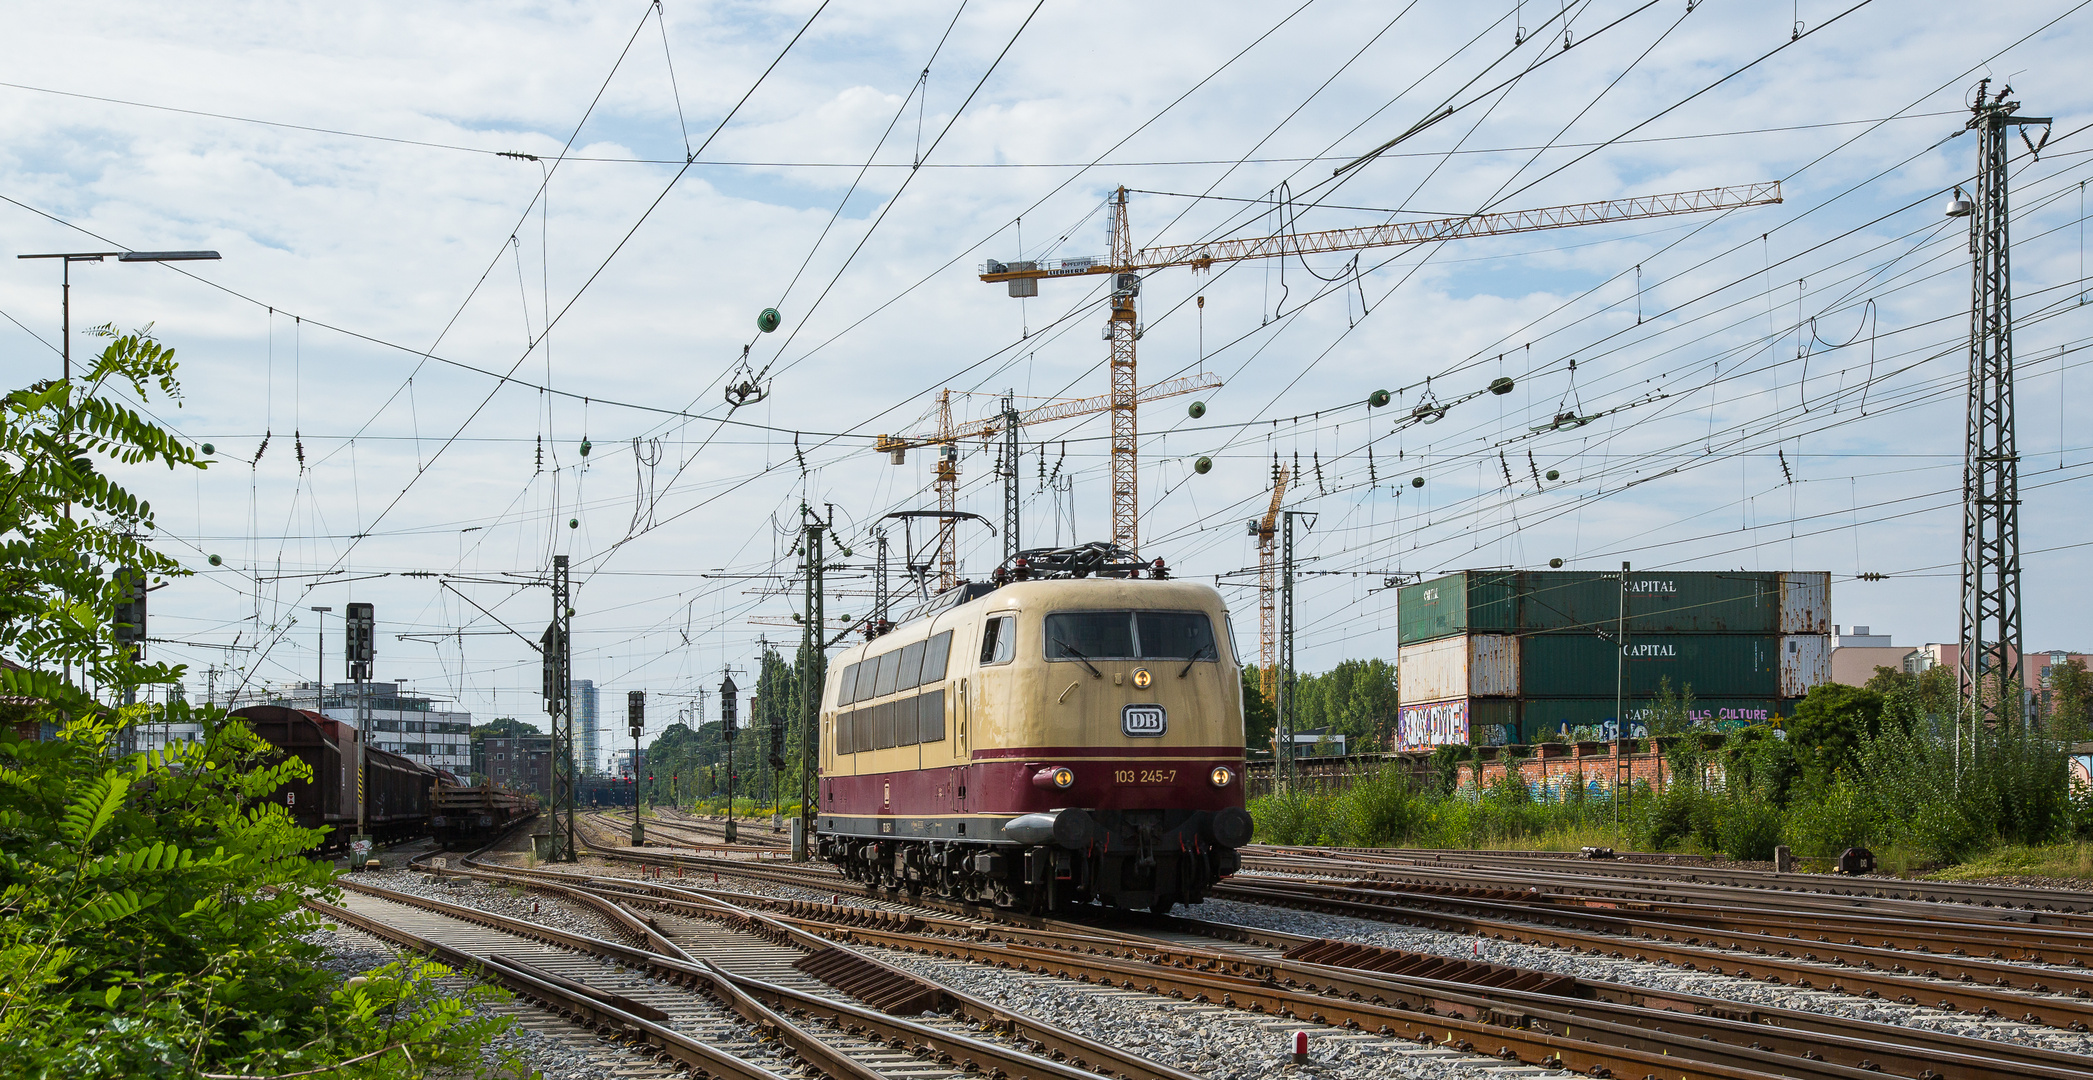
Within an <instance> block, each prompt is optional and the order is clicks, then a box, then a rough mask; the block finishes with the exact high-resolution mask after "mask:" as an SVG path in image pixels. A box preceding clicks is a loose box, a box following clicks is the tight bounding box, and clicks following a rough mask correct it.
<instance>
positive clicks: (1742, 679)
mask: <svg viewBox="0 0 2093 1080" xmlns="http://www.w3.org/2000/svg"><path fill="white" fill-rule="evenodd" d="M1625 651H1626V657H1627V662H1626V663H1625V664H1622V663H1620V662H1619V659H1618V658H1619V656H1620V655H1621V652H1622V648H1621V646H1620V645H1618V644H1617V643H1616V642H1615V641H1614V639H1613V638H1612V637H1611V636H1610V635H1609V636H1607V637H1600V636H1599V635H1597V634H1592V633H1554V634H1535V635H1533V636H1531V637H1527V638H1525V639H1524V640H1522V641H1521V642H1520V643H1519V696H1520V697H1522V698H1526V699H1528V700H1533V699H1537V698H1606V699H1608V700H1611V699H1612V698H1613V696H1614V694H1615V693H1616V684H1617V683H1619V684H1621V685H1624V686H1625V688H1626V691H1625V692H1626V693H1627V695H1628V696H1629V697H1643V696H1646V695H1650V694H1654V693H1656V692H1657V689H1658V686H1659V685H1660V683H1661V681H1662V680H1665V679H1669V680H1671V687H1672V689H1673V690H1674V691H1676V692H1680V693H1684V692H1686V691H1688V690H1691V691H1692V692H1693V695H1694V696H1695V697H1704V698H1710V699H1714V698H1753V699H1759V698H1766V699H1771V698H1778V697H1779V696H1780V693H1781V636H1780V635H1779V634H1630V635H1629V636H1628V643H1627V647H1626V650H1625Z"/></svg>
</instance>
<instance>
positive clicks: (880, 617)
mask: <svg viewBox="0 0 2093 1080" xmlns="http://www.w3.org/2000/svg"><path fill="white" fill-rule="evenodd" d="M872 535H873V538H874V539H875V541H876V542H877V543H878V544H879V571H878V573H876V574H874V575H873V578H872V619H871V621H870V622H868V623H867V624H866V625H868V626H874V627H876V626H878V625H879V624H880V623H882V622H884V621H886V617H887V605H888V603H889V601H888V599H887V531H886V530H885V529H879V530H877V531H875V532H874V533H873V534H872Z"/></svg>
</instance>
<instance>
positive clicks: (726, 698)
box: [719, 672, 741, 844]
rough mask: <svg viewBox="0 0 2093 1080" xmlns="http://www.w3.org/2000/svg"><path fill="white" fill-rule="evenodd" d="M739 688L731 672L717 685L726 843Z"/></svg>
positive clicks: (731, 815) (730, 818)
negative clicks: (724, 744) (723, 754)
mask: <svg viewBox="0 0 2093 1080" xmlns="http://www.w3.org/2000/svg"><path fill="white" fill-rule="evenodd" d="M740 713H741V688H740V687H738V686H735V685H734V675H733V673H732V672H723V673H722V675H721V678H720V683H719V733H720V738H722V739H725V740H726V741H727V843H729V844H731V843H733V842H734V725H735V722H736V721H737V720H739V719H740Z"/></svg>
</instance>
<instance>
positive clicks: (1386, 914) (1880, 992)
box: [1210, 881, 2093, 1031]
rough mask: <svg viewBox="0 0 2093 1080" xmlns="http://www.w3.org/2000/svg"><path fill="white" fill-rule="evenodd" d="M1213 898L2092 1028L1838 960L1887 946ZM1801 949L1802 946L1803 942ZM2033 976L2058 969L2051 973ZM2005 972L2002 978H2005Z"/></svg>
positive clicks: (2065, 1009)
mask: <svg viewBox="0 0 2093 1080" xmlns="http://www.w3.org/2000/svg"><path fill="white" fill-rule="evenodd" d="M1275 884H1276V883H1275ZM1210 894H1211V895H1213V896H1216V897H1219V898H1223V899H1238V900H1245V901H1249V902H1252V903H1261V904H1270V905H1274V906H1279V907H1291V908H1298V909H1303V910H1310V911H1320V912H1325V913H1328V914H1337V915H1351V916H1355V917H1359V918H1366V919H1373V920H1377V921H1381V922H1396V923H1402V924H1406V925H1413V926H1426V927H1430V928H1433V929H1438V930H1448V931H1452V932H1455V933H1461V934H1478V935H1483V936H1488V937H1491V938H1494V939H1497V940H1506V941H1513V942H1518V943H1522V944H1532V945H1553V946H1559V947H1566V948H1571V949H1575V950H1577V951H1579V952H1585V953H1590V954H1592V955H1601V956H1604V955H1611V956H1612V957H1614V958H1615V959H1631V958H1632V959H1636V960H1643V961H1650V960H1661V961H1665V962H1668V963H1672V964H1675V965H1677V966H1679V967H1681V968H1684V969H1685V970H1688V971H1698V970H1703V969H1705V970H1707V971H1709V972H1710V973H1712V974H1717V975H1721V974H1725V971H1724V966H1725V965H1730V966H1731V971H1730V972H1729V973H1730V974H1734V975H1736V976H1737V977H1739V978H1745V979H1751V978H1760V979H1763V980H1765V981H1767V982H1776V983H1778V982H1783V981H1791V982H1792V984H1793V985H1795V986H1798V987H1801V988H1804V989H1819V988H1820V987H1818V985H1817V984H1816V983H1815V982H1814V981H1812V980H1816V979H1824V980H1827V984H1826V985H1824V986H1823V987H1821V989H1826V990H1829V991H1831V992H1833V993H1857V994H1859V995H1860V996H1862V997H1868V998H1888V999H1890V1000H1892V1001H1896V1002H1898V1003H1899V1004H1904V1005H1917V1004H1920V1003H1921V999H1920V996H1919V995H1925V997H1926V998H1927V999H1934V1000H1938V1002H1939V1007H1940V1008H1942V1009H1944V1010H1947V1011H1962V1012H1972V1013H1977V1014H1979V1015H1982V1016H1987V1017H1997V1016H2007V1017H2012V1018H2014V1019H2019V1020H2021V1021H2023V1022H2026V1023H2031V1024H2041V1025H2045V1026H2049V1027H2058V1028H2065V1029H2068V1030H2071V1031H2085V1030H2088V1028H2089V1026H2093V1002H2088V1001H2081V1000H2072V999H2067V998H2057V997H2041V998H2037V997H2031V996H2027V995H2020V994H2009V993H2005V992H2001V991H1995V990H1991V989H1985V988H1981V987H1978V986H1976V985H1974V980H1975V976H1974V975H1972V976H1971V982H1969V983H1964V982H1960V981H1956V982H1938V981H1932V980H1930V979H1924V978H1920V977H1918V976H1917V975H1906V974H1899V973H1896V972H1894V971H1884V970H1880V969H1879V968H1871V967H1868V966H1851V965H1849V966H1845V967H1838V966H1837V965H1839V964H1840V963H1844V962H1845V961H1844V960H1843V956H1844V955H1848V954H1862V953H1866V954H1868V955H1869V956H1870V959H1868V960H1867V963H1868V964H1873V963H1874V961H1873V959H1872V956H1873V955H1889V956H1891V957H1898V958H1897V959H1893V960H1892V961H1891V963H1892V965H1893V966H1894V967H1902V966H1903V963H1902V961H1903V960H1904V959H1909V958H1910V957H1909V956H1901V957H1900V955H1899V954H1896V953H1894V952H1891V951H1889V950H1860V949H1855V948H1854V947H1852V946H1844V945H1840V946H1830V947H1827V948H1826V951H1827V952H1830V953H1831V955H1829V956H1826V957H1821V958H1820V957H1818V956H1817V955H1816V954H1815V953H1812V952H1805V953H1804V954H1803V956H1802V957H1801V958H1796V957H1793V956H1792V955H1791V956H1789V957H1785V958H1784V957H1778V956H1775V955H1773V954H1772V953H1770V952H1765V951H1764V950H1765V949H1766V946H1767V945H1768V944H1771V945H1782V944H1786V940H1785V939H1772V940H1770V941H1758V940H1752V941H1742V942H1733V943H1732V945H1731V947H1730V948H1728V949H1725V948H1724V947H1723V946H1722V945H1720V944H1713V943H1711V944H1706V945H1702V944H1699V943H1698V941H1697V940H1696V941H1694V942H1693V943H1689V944H1681V943H1678V942H1675V941H1664V940H1660V939H1658V938H1656V937H1654V936H1645V937H1632V936H1631V937H1626V938H1624V937H1621V936H1616V935H1609V934H1602V933H1587V932H1580V931H1576V930H1564V929H1560V928H1557V927H1552V926H1545V925H1539V924H1536V923H1534V922H1532V921H1526V920H1520V919H1511V918H1491V917H1484V916H1478V915H1472V914H1459V913H1455V912H1451V911H1446V910H1442V909H1438V908H1435V907H1434V906H1433V905H1431V904H1430V903H1428V902H1432V901H1439V902H1441V906H1449V905H1452V904H1455V903H1470V904H1473V903H1475V902H1473V901H1465V902H1456V901H1448V900H1446V899H1445V898H1443V897H1428V896H1403V895H1400V894H1387V893H1364V894H1354V895H1339V894H1337V893H1336V892H1333V891H1329V890H1325V891H1315V890H1309V889H1304V888H1302V887H1301V884H1300V883H1291V887H1290V888H1289V887H1286V886H1282V887H1276V888H1275V887H1263V886H1253V885H1245V884H1241V883H1238V882H1234V881H1225V882H1221V883H1220V884H1218V885H1216V886H1215V887H1214V888H1213V889H1212V890H1211V893H1210ZM1522 914H1524V915H1525V916H1526V919H1528V920H1530V919H1532V918H1536V917H1539V916H1540V915H1543V914H1545V913H1544V912H1525V913H1522ZM1619 922H1620V923H1621V924H1622V925H1624V926H1625V927H1627V929H1628V931H1629V933H1630V934H1633V933H1634V932H1635V931H1634V926H1633V923H1632V922H1630V921H1628V920H1619ZM1798 947H1800V945H1799V943H1798ZM1624 949H1625V950H1627V952H1625V953H1624V952H1623V951H1622V950H1624ZM1741 949H1749V950H1752V951H1751V952H1749V953H1747V954H1745V955H1743V956H1738V955H1735V953H1736V952H1737V951H1738V950H1741ZM1783 951H1791V950H1783ZM1928 959H1929V960H1939V961H1941V966H1940V968H1934V969H1929V970H1942V969H1947V970H1953V971H1956V972H1958V973H1967V972H1970V971H1973V970H1979V969H1981V970H1986V971H1987V972H1989V971H1991V970H1999V971H2002V972H2003V971H2013V972H2014V973H2015V974H2021V973H2022V972H2024V971H2025V969H2011V968H2007V967H2005V966H2003V965H1989V964H1978V963H1976V962H1972V961H1962V962H1958V963H1952V964H1951V963H1947V962H1946V959H1945V958H1941V957H1928ZM1820 964H1831V965H1833V966H1832V967H1831V968H1826V967H1823V966H1819V965H1820ZM1755 971H1756V972H1759V973H1760V974H1758V975H1754V974H1753V972H1755ZM1907 971H1908V969H1907ZM2034 974H2040V975H2045V976H2048V975H2052V973H2050V972H2039V973H2034ZM1784 977H1785V978H1784ZM2000 977H2003V975H2001V976H2000ZM2075 978H2076V977H2075ZM2041 985H2046V984H2041ZM2029 988H2030V989H2031V990H2032V989H2034V986H2032V985H2031V986H2030V987H2029ZM2037 992H2041V991H2037Z"/></svg>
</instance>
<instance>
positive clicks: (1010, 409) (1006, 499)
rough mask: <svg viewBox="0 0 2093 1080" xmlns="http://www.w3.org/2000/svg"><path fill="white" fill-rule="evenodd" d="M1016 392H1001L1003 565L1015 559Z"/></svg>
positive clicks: (1016, 545) (1016, 544)
mask: <svg viewBox="0 0 2093 1080" xmlns="http://www.w3.org/2000/svg"><path fill="white" fill-rule="evenodd" d="M1017 425H1018V415H1017V391H1016V390H1014V389H1013V390H1006V391H1004V392H1003V563H1004V565H1006V566H1007V565H1009V563H1010V562H1011V560H1013V559H1015V558H1017V552H1018V542H1017V465H1018V457H1017Z"/></svg>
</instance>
